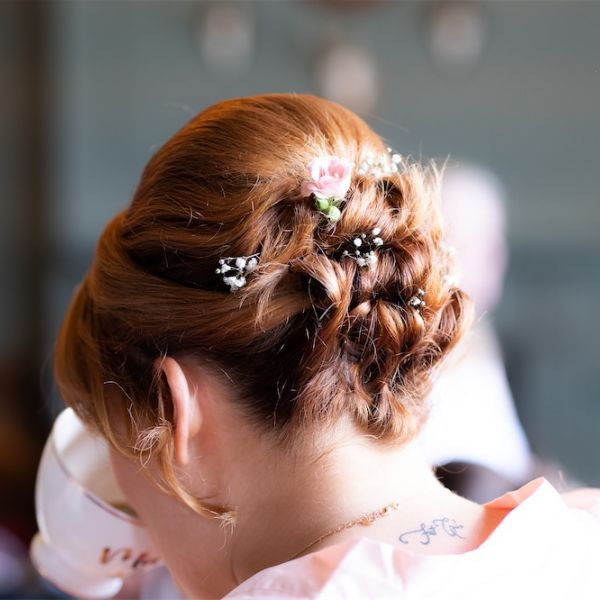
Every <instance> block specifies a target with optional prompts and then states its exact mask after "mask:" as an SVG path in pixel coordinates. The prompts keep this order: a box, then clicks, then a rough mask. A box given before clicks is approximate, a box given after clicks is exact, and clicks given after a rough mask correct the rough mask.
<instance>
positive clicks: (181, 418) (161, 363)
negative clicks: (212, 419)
mask: <svg viewBox="0 0 600 600" xmlns="http://www.w3.org/2000/svg"><path fill="white" fill-rule="evenodd" d="M155 365H156V367H157V368H160V369H161V370H162V371H163V373H164V374H165V378H166V380H167V383H168V385H169V390H170V395H171V400H172V402H173V417H174V420H175V440H174V441H175V460H176V461H177V462H178V463H179V464H181V465H185V464H187V463H188V462H189V460H190V454H189V446H190V441H191V439H192V438H193V437H194V435H196V433H198V431H199V429H200V424H201V421H202V417H201V414H200V407H199V406H198V398H197V397H196V393H195V391H194V390H195V389H196V388H195V386H193V385H192V381H190V379H189V372H188V371H186V370H184V368H183V367H182V364H181V363H180V362H179V361H178V360H176V359H175V358H173V357H171V356H166V357H164V358H160V359H156V362H155Z"/></svg>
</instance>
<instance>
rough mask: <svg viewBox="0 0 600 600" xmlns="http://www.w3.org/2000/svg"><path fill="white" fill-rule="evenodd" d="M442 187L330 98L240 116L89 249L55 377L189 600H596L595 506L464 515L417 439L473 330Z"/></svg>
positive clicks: (533, 501) (143, 185)
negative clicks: (448, 368)
mask: <svg viewBox="0 0 600 600" xmlns="http://www.w3.org/2000/svg"><path fill="white" fill-rule="evenodd" d="M439 175H440V173H439V171H438V170H437V169H436V168H435V165H431V166H429V167H424V166H420V165H418V164H414V163H410V162H409V161H406V160H404V159H402V158H401V157H399V156H398V155H396V154H393V153H392V152H391V151H390V149H389V148H387V146H386V144H385V143H384V141H383V140H382V139H381V138H380V137H379V136H378V135H376V134H375V133H374V132H373V131H372V130H371V129H370V128H369V127H368V126H367V125H366V123H364V122H363V121H362V120H361V119H360V118H359V117H357V116H356V115H355V114H353V113H352V112H350V111H349V110H347V109H345V108H343V107H342V106H340V105H338V104H336V103H333V102H329V101H326V100H323V99H321V98H318V97H315V96H312V95H302V94H268V95H262V96H253V97H246V98H236V99H231V100H227V101H223V102H220V103H218V104H215V105H213V106H211V107H209V108H207V109H206V110H204V111H203V112H201V113H200V114H199V115H197V116H196V117H195V118H193V119H192V120H191V121H190V122H189V123H188V124H187V125H186V126H185V127H183V128H182V129H181V130H180V131H179V132H177V133H176V134H175V135H174V136H173V137H172V138H171V139H170V140H169V141H167V142H166V143H165V145H164V146H162V148H160V149H159V150H158V152H157V153H156V154H155V155H154V156H153V157H152V158H151V159H150V161H149V162H148V164H147V166H146V167H145V169H144V171H143V173H142V177H141V180H140V182H139V185H138V187H137V189H136V191H135V194H134V197H133V200H132V202H131V204H130V206H128V207H127V208H126V209H125V210H124V211H122V212H121V213H119V214H117V215H116V216H115V217H114V218H113V219H112V220H111V221H110V223H109V224H108V225H107V227H106V229H105V230H104V232H103V233H102V235H101V237H100V239H99V242H98V245H97V248H96V253H95V257H94V261H93V264H92V266H91V268H90V270H89V272H88V273H87V275H86V277H85V278H84V280H83V282H82V283H81V285H80V286H79V287H78V288H77V290H76V292H75V295H74V297H73V300H72V303H71V306H70V307H69V310H68V312H67V314H66V318H65V320H64V323H63V325H62V328H61V330H60V333H59V336H58V340H57V344H56V356H55V375H56V380H57V384H58V388H59V391H60V393H61V394H62V396H63V398H64V399H65V402H66V403H67V404H68V405H70V406H72V407H73V408H74V409H75V410H76V411H77V413H78V414H79V415H80V416H81V418H82V419H84V421H85V422H86V423H87V424H88V425H89V426H90V427H92V428H94V429H95V430H97V431H99V432H100V433H101V434H102V435H104V436H105V437H106V438H107V439H108V440H109V441H110V444H111V453H112V462H113V467H114V470H115V473H116V476H117V479H118V481H119V483H120V485H121V486H122V488H123V490H124V492H125V494H126V495H127V497H128V499H129V501H130V503H131V505H132V507H133V508H134V509H135V510H136V511H137V512H138V513H139V515H140V516H141V518H142V519H143V520H144V522H145V524H146V525H147V527H148V529H149V530H150V532H151V534H152V536H153V538H154V541H155V543H156V546H157V548H158V550H159V552H160V553H161V554H162V556H163V558H164V560H165V563H166V565H167V566H168V568H169V571H170V572H171V574H172V575H173V577H174V579H175V581H176V583H177V585H178V586H179V588H180V589H181V590H182V592H183V593H184V594H185V595H186V596H187V597H190V598H220V597H224V596H225V597H227V598H244V597H254V598H256V597H261V598H262V597H274V598H285V597H294V598H316V597H319V598H325V597H327V598H351V597H352V598H368V597H372V598H385V597H391V596H392V595H393V596H394V597H398V596H399V595H400V597H401V596H402V592H406V594H407V596H406V597H411V598H415V597H427V598H452V597H460V598H471V597H472V598H482V597H485V598H490V597H496V595H497V596H498V597H500V596H501V597H505V595H506V594H507V593H511V594H512V596H513V597H514V596H515V594H517V595H518V592H519V591H523V590H529V591H532V593H533V591H535V593H536V597H538V596H539V597H554V596H552V594H556V593H559V596H557V597H561V598H562V597H564V596H563V595H560V593H563V592H564V591H565V590H566V589H568V590H569V593H570V595H571V596H576V595H577V593H578V591H580V590H583V591H582V592H581V593H582V594H584V596H585V597H586V598H587V597H590V595H589V594H590V593H592V594H593V593H597V592H600V587H598V580H597V577H596V576H594V575H593V573H594V572H595V571H594V570H593V569H591V568H590V565H591V564H592V562H593V561H596V562H595V564H596V567H597V565H598V560H599V559H600V550H599V547H600V522H599V520H598V518H597V517H594V516H593V515H592V513H591V512H590V511H587V512H586V511H583V510H579V509H577V510H573V509H570V508H569V507H568V505H567V504H566V503H565V501H564V500H562V499H561V497H560V495H559V494H558V492H557V491H556V490H555V489H554V488H553V487H552V486H551V485H550V484H549V483H548V482H547V481H545V480H544V479H538V480H534V481H532V482H530V483H529V484H527V485H526V486H524V487H523V488H521V489H520V490H518V491H516V492H514V493H511V494H507V495H505V496H503V497H502V498H498V499H496V500H495V501H493V502H490V503H487V504H484V505H480V504H476V503H474V502H471V501H469V500H467V499H465V498H462V497H459V496H457V495H455V494H453V493H451V492H450V491H449V490H447V489H446V488H444V487H443V486H442V485H441V484H440V483H439V481H438V480H437V479H436V478H435V477H434V475H433V471H432V469H431V467H430V466H429V465H428V464H427V462H426V461H425V459H424V458H423V455H422V453H421V451H420V448H419V447H418V445H417V444H416V443H415V439H416V434H417V433H418V431H419V429H420V427H421V425H422V424H423V422H424V421H425V419H426V416H427V403H426V402H425V400H424V399H425V397H426V395H427V393H428V391H429V389H430V387H431V384H432V382H433V379H434V377H435V374H436V373H437V372H438V370H439V367H440V365H441V364H442V362H443V360H444V359H445V358H446V357H447V356H448V354H449V352H450V351H451V350H452V349H453V348H454V347H455V346H456V344H457V342H458V341H459V339H460V338H461V337H462V336H463V335H464V334H465V332H466V330H467V328H468V326H469V323H470V320H471V307H470V302H469V299H468V297H467V296H466V294H465V293H464V292H463V291H461V289H460V288H458V287H457V286H456V285H455V284H454V283H453V279H452V265H451V262H450V261H451V252H448V249H447V246H446V245H445V244H444V239H443V231H442V228H441V219H440V216H439V213H438V207H437V197H438V190H439V179H440V177H439ZM476 426H477V424H476V423H474V424H473V427H476ZM599 495H600V490H581V491H579V492H577V494H576V497H575V498H573V497H571V502H575V500H576V501H577V503H578V504H579V505H580V506H588V505H589V506H591V505H592V504H593V503H594V502H597V500H598V498H599ZM567 546H568V549H569V551H568V552H566V551H565V548H566V547H567ZM558 566H560V568H561V569H562V571H561V572H559V571H558V570H557V568H558ZM546 569H554V571H551V572H553V573H554V574H555V576H556V580H555V581H553V582H552V585H550V586H547V583H548V582H547V580H546V579H544V577H543V575H546V574H547V573H546ZM567 583H568V588H567V587H565V586H566V585H567ZM544 594H546V595H545V596H544ZM582 597H583V596H582Z"/></svg>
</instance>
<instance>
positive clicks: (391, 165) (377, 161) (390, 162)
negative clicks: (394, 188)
mask: <svg viewBox="0 0 600 600" xmlns="http://www.w3.org/2000/svg"><path fill="white" fill-rule="evenodd" d="M401 162H402V155H400V154H398V153H397V152H394V150H393V149H392V148H390V147H389V146H388V147H387V152H384V153H382V154H379V155H376V154H375V153H374V152H369V153H367V158H366V159H365V160H364V161H363V162H362V163H360V165H359V167H358V174H359V175H367V174H369V175H372V176H373V177H381V176H383V175H391V174H392V173H397V172H398V164H399V163H401Z"/></svg>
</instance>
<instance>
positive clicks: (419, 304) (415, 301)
mask: <svg viewBox="0 0 600 600" xmlns="http://www.w3.org/2000/svg"><path fill="white" fill-rule="evenodd" d="M424 295H425V290H422V289H421V288H419V289H418V290H417V294H416V296H412V297H411V298H409V300H408V305H409V306H412V307H413V308H415V309H416V310H418V311H420V310H421V308H423V307H424V306H427V304H426V302H425V300H423V296H424Z"/></svg>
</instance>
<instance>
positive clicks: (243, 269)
mask: <svg viewBox="0 0 600 600" xmlns="http://www.w3.org/2000/svg"><path fill="white" fill-rule="evenodd" d="M257 264H258V253H256V254H251V255H250V256H228V257H226V258H220V259H219V265H220V266H219V267H217V268H216V269H215V273H220V274H221V276H222V278H223V283H224V284H225V285H228V286H229V291H230V292H235V291H236V290H239V289H240V288H241V287H243V286H244V285H246V275H247V274H248V273H249V272H250V271H252V270H253V269H254V268H255V267H256V265H257Z"/></svg>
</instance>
